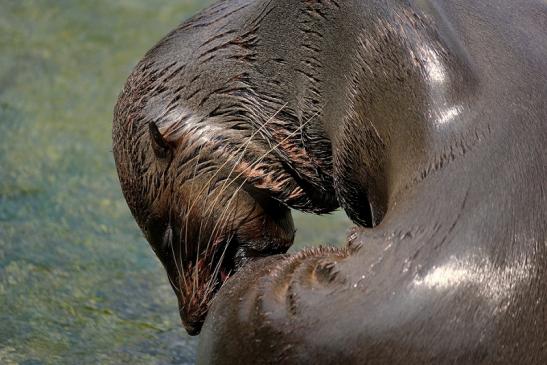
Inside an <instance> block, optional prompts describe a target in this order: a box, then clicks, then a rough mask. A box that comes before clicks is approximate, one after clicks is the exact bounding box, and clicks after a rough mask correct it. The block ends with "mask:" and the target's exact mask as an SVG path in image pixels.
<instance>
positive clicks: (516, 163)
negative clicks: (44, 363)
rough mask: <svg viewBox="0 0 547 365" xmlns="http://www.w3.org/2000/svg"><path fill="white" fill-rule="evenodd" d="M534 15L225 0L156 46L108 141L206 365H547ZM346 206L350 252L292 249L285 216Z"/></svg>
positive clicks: (543, 130)
mask: <svg viewBox="0 0 547 365" xmlns="http://www.w3.org/2000/svg"><path fill="white" fill-rule="evenodd" d="M546 24H547V6H546V5H545V2H543V1H539V0H530V1H521V0H517V1H512V0H511V1H510V0H499V1H493V0H492V1H490V0H488V1H481V2H475V1H464V0H451V1H448V0H445V1H441V0H439V1H433V0H414V1H364V0H354V1H352V0H344V1H342V0H322V1H319V0H314V1H304V0H274V1H267V0H254V1H251V0H233V1H221V2H219V3H217V4H215V5H213V6H211V7H210V8H208V9H206V10H204V11H203V12H201V13H200V14H198V15H196V16H194V17H193V18H191V19H189V20H188V21H186V22H184V23H183V24H182V25H180V26H179V27H178V28H177V29H175V30H174V31H173V32H171V33H170V34H169V35H167V36H166V37H165V38H164V39H163V40H161V41H160V42H159V43H158V44H157V45H156V46H155V47H154V48H153V49H152V50H151V51H149V52H148V53H147V54H146V56H145V57H144V59H143V60H142V61H141V62H140V63H139V64H138V65H137V66H136V68H135V70H134V71H133V73H132V74H131V75H130V77H129V79H128V81H127V84H126V86H125V87H124V90H123V91H122V93H121V95H120V98H119V100H118V104H117V106H116V109H115V116H114V127H113V141H114V143H113V146H114V148H113V150H114V156H115V160H116V166H117V169H118V174H119V176H120V182H121V185H122V189H123V192H124V195H125V198H126V200H127V202H128V205H129V207H130V208H131V211H132V213H133V215H134V216H135V219H136V220H137V222H138V224H139V226H140V228H141V229H142V230H143V232H144V234H145V236H146V238H147V239H148V241H149V242H150V244H151V246H152V248H153V249H154V251H155V253H156V254H157V256H158V258H159V259H160V260H161V262H162V263H163V265H164V266H165V269H166V272H167V275H168V278H169V280H170V282H171V285H172V286H173V290H174V292H175V294H176V295H177V298H178V300H179V307H180V312H181V319H182V322H183V325H184V326H185V328H186V329H187V331H188V332H189V333H190V334H197V333H199V332H200V330H201V338H200V347H199V351H198V363H201V364H234V363H255V364H262V363H263V364H279V363H283V364H311V363H313V364H364V363H366V364H424V363H430V364H453V363H462V364H515V363H523V364H545V363H547V330H546V328H547V241H546V235H545V233H546V221H547V219H546V218H547V217H546V211H547V209H546V207H547V204H546V203H547V202H546V181H547V171H546V169H547V167H546V166H547V161H546V155H547V154H546V147H545V146H546V141H547V124H546V121H547V107H546V102H545V101H546V100H547V89H546V84H547V82H546V80H547V38H546V36H545V25H546ZM337 207H341V208H342V209H344V210H345V212H346V213H347V214H348V216H349V217H350V218H351V219H352V220H353V221H354V222H355V224H356V227H355V228H354V229H353V230H352V232H351V234H350V236H349V237H348V244H347V246H346V247H344V248H340V249H335V248H318V249H309V250H304V251H302V252H298V253H295V254H292V255H286V254H284V253H285V252H286V250H287V249H288V248H289V247H290V245H291V244H292V241H293V239H294V232H295V228H294V226H293V222H292V218H291V215H290V208H292V209H299V210H302V211H306V212H313V213H319V214H321V213H327V212H330V211H332V210H334V209H336V208H337ZM204 321H205V323H204ZM203 323H204V324H203ZM202 324H203V328H202Z"/></svg>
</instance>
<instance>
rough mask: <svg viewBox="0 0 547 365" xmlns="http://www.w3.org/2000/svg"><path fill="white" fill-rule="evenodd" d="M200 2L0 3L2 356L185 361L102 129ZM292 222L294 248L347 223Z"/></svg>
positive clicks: (187, 349) (333, 219) (334, 219)
mask: <svg viewBox="0 0 547 365" xmlns="http://www.w3.org/2000/svg"><path fill="white" fill-rule="evenodd" d="M208 3H210V1H203V0H202V1H198V0H195V1H194V0H154V1H150V0H115V1H106V0H35V1H32V0H11V1H10V0H0V364H2V365H10V364H25V365H37V364H192V363H193V362H194V356H195V348H196V345H197V341H198V338H191V337H188V336H187V335H186V334H185V332H184V331H183V329H182V327H181V325H180V320H179V317H178V314H177V305H176V300H175V296H174V294H173V293H172V291H171V288H170V287H169V285H168V281H167V277H166V275H165V274H164V272H163V269H162V268H161V267H160V264H159V262H158V260H157V259H156V258H155V256H154V254H153V252H152V250H151V249H150V248H149V247H148V244H147V242H146V241H145V240H144V239H143V237H142V235H141V233H140V231H139V229H138V228H137V226H136V224H135V222H134V220H133V218H132V217H131V215H130V212H129V209H128V208H127V206H126V203H125V201H124V200H123V197H122V195H121V191H120V187H119V184H118V180H117V176H116V171H115V167H114V162H113V158H112V153H111V137H110V133H111V121H112V109H113V106H114V104H115V102H116V97H117V95H118V93H119V91H120V90H121V88H122V86H123V84H124V82H125V79H126V77H127V76H128V75H129V72H130V71H131V69H132V67H133V66H134V65H135V64H136V62H137V61H138V60H139V59H140V58H141V57H142V56H143V55H144V53H145V52H146V51H147V50H148V49H149V48H151V47H152V46H153V45H154V43H155V42H157V41H158V40H159V39H160V38H161V37H162V36H163V35H164V34H166V33H167V32H168V31H169V30H171V29H172V28H174V27H175V26H176V25H177V24H179V23H180V22H181V21H182V20H184V19H185V18H187V17H188V16H190V15H191V14H193V13H194V12H196V11H198V10H199V9H200V8H202V7H204V6H206V5H207V4H208ZM294 218H295V224H296V227H297V230H298V231H297V243H296V245H295V248H298V247H303V246H311V245H317V244H319V243H322V244H341V243H342V242H344V241H345V235H346V231H347V229H348V227H349V226H350V223H349V221H348V220H347V219H346V218H345V216H344V214H343V213H340V212H338V213H336V214H333V215H330V216H326V217H314V216H308V215H303V214H299V213H296V214H294ZM293 249H294V248H293Z"/></svg>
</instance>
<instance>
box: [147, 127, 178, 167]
mask: <svg viewBox="0 0 547 365" xmlns="http://www.w3.org/2000/svg"><path fill="white" fill-rule="evenodd" d="M148 134H150V143H151V144H152V149H153V150H154V155H156V157H157V158H159V159H162V160H165V159H169V160H170V159H171V157H172V155H173V151H172V148H171V146H170V145H169V143H168V142H167V141H166V140H165V139H164V138H163V136H162V135H161V132H160V130H159V129H158V126H157V125H156V123H154V122H150V123H148Z"/></svg>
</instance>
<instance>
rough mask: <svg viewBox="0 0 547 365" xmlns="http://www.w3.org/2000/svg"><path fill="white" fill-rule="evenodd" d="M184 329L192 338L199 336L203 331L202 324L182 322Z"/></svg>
mask: <svg viewBox="0 0 547 365" xmlns="http://www.w3.org/2000/svg"><path fill="white" fill-rule="evenodd" d="M182 325H183V326H184V329H185V330H186V332H188V334H189V335H190V336H197V335H199V332H200V331H201V325H202V323H201V322H182Z"/></svg>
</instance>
